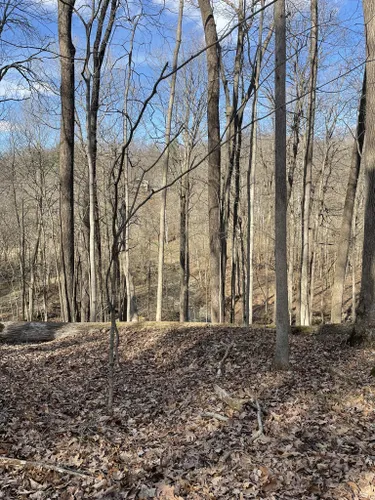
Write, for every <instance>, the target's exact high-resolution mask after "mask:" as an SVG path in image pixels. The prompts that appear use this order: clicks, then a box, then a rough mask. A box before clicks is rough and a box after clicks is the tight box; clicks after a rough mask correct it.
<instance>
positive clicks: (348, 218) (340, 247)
mask: <svg viewBox="0 0 375 500" xmlns="http://www.w3.org/2000/svg"><path fill="white" fill-rule="evenodd" d="M365 119H366V72H365V74H364V77H363V86H362V94H361V100H360V104H359V112H358V121H357V131H356V137H355V141H354V144H353V152H352V159H351V166H350V172H349V180H348V186H347V188H346V197H345V204H344V212H343V215H342V222H341V227H340V231H339V234H338V241H337V260H336V268H335V276H334V281H333V287H332V302H331V323H341V319H342V305H343V295H344V286H345V276H346V269H347V264H348V255H349V248H350V241H351V237H352V226H353V214H354V206H355V197H356V193H357V185H358V177H359V172H360V168H361V159H362V152H363V144H364V140H365Z"/></svg>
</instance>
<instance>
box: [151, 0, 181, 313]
mask: <svg viewBox="0 0 375 500" xmlns="http://www.w3.org/2000/svg"><path fill="white" fill-rule="evenodd" d="M183 13H184V0H180V7H179V11H178V21H177V31H176V45H175V48H174V53H173V63H172V71H174V73H173V75H172V80H171V88H170V94H169V103H168V112H167V123H166V130H165V147H166V152H165V160H164V165H163V186H166V185H167V182H168V169H169V153H170V140H171V129H172V118H173V106H174V100H175V94H176V80H177V72H176V69H177V65H178V53H179V51H180V46H181V36H182V18H183ZM166 208H167V189H163V191H162V193H161V206H160V228H159V254H158V287H157V295H156V321H161V319H162V310H163V278H164V273H163V271H164V245H165V223H166Z"/></svg>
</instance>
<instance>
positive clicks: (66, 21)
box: [58, 0, 75, 321]
mask: <svg viewBox="0 0 375 500" xmlns="http://www.w3.org/2000/svg"><path fill="white" fill-rule="evenodd" d="M74 4H75V0H59V1H58V32H59V50H60V67H61V86H60V99H61V127H60V234H61V270H62V278H63V279H62V286H63V295H64V302H65V304H66V307H65V308H64V309H65V311H63V318H64V321H74V320H75V296H74V289H75V286H74V176H73V172H74V92H75V88H74V56H75V48H74V45H73V42H72V15H73V8H74ZM61 307H62V309H63V304H61Z"/></svg>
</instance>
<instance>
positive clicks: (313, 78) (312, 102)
mask: <svg viewBox="0 0 375 500" xmlns="http://www.w3.org/2000/svg"><path fill="white" fill-rule="evenodd" d="M310 68H311V70H310V84H309V104H308V115H307V132H306V152H305V161H304V195H303V214H302V256H301V306H300V311H301V313H300V324H301V325H304V326H307V325H310V293H309V292H310V287H309V283H310V273H309V269H310V244H309V241H310V211H311V188H312V166H313V153H314V129H315V108H316V83H317V73H318V0H311V35H310Z"/></svg>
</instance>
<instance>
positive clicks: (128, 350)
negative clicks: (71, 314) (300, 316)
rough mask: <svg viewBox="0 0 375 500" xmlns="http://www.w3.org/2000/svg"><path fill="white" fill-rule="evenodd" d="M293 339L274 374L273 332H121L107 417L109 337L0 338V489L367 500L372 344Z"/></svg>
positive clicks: (374, 421) (66, 494)
mask: <svg viewBox="0 0 375 500" xmlns="http://www.w3.org/2000/svg"><path fill="white" fill-rule="evenodd" d="M291 342H292V346H291V353H292V354H291V359H292V369H291V370H290V371H288V372H285V373H275V372H273V371H272V370H271V360H272V350H273V343H274V332H273V331H270V330H266V329H254V330H250V331H249V330H246V329H244V328H226V327H222V326H217V327H212V326H202V325H193V326H187V325H182V326H178V325H176V324H165V325H152V324H148V325H144V326H142V325H140V326H131V327H128V328H125V327H121V328H120V347H119V357H120V366H119V367H118V368H117V370H116V382H115V392H116V400H115V407H114V415H113V416H112V417H109V416H108V415H107V412H106V391H107V380H106V377H107V344H108V334H107V332H103V330H102V331H100V330H99V329H98V330H94V331H93V330H92V329H91V330H90V332H89V333H85V334H82V333H79V334H77V335H76V336H73V337H71V338H68V339H60V340H54V341H52V342H49V343H44V344H26V345H19V346H14V345H0V404H1V406H0V498H4V499H7V500H8V499H21V498H22V499H23V498H30V499H54V498H57V499H61V500H65V499H66V500H67V499H94V498H100V499H122V498H129V499H132V498H164V499H169V500H173V499H196V500H198V499H247V498H249V499H260V498H267V499H318V498H326V499H340V500H343V499H357V498H358V499H359V498H367V499H374V498H375V481H374V477H375V418H374V417H375V387H374V383H373V382H374V379H373V378H372V377H371V369H372V368H373V367H374V366H375V351H372V350H370V349H367V350H365V349H352V348H349V347H347V346H346V344H345V339H343V337H342V336H340V335H327V336H319V335H300V336H292V339H291ZM229 345H232V347H231V349H230V350H229V351H228V350H227V348H228V346H229ZM225 353H227V354H228V356H227V358H226V360H225V363H223V373H222V375H221V376H220V377H218V376H217V369H218V365H219V362H220V360H221V359H222V358H223V356H224V354H225ZM215 384H217V385H219V386H220V387H221V388H223V389H225V390H226V391H227V392H228V393H230V394H231V395H233V396H235V397H240V398H244V399H246V400H251V401H254V400H255V399H257V400H258V401H259V404H260V407H261V409H262V414H261V421H262V424H263V428H264V435H263V436H261V437H260V439H258V440H255V441H254V433H255V432H256V431H257V430H258V424H259V422H258V418H257V417H258V415H257V409H256V407H255V408H254V404H251V403H248V404H245V405H244V406H243V408H242V410H241V411H239V412H238V411H235V410H232V409H231V408H230V407H229V406H227V405H226V404H225V403H224V402H223V401H222V400H221V399H220V398H219V397H218V395H217V393H216V392H215V390H214V387H215ZM220 417H228V419H227V420H223V419H221V418H220ZM12 459H16V460H12ZM17 460H26V461H27V462H25V463H23V462H17ZM35 462H38V463H39V465H38V464H36V463H35ZM73 472H75V473H80V474H82V476H80V475H76V474H73Z"/></svg>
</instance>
